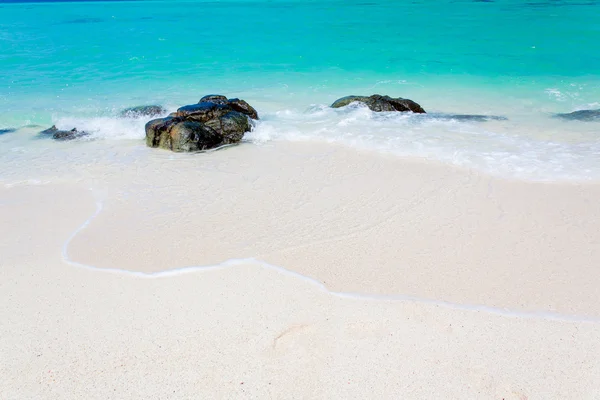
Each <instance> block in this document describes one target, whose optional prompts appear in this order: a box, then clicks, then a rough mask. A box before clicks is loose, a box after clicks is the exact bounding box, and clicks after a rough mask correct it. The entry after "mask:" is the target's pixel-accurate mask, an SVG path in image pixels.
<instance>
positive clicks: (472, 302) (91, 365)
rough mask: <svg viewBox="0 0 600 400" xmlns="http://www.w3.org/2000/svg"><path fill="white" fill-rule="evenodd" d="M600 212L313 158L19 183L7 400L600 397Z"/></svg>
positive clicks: (1, 392)
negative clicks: (36, 399)
mask: <svg viewBox="0 0 600 400" xmlns="http://www.w3.org/2000/svg"><path fill="white" fill-rule="evenodd" d="M126 155H127V154H126V151H123V152H122V153H121V154H117V156H119V157H125V156H126ZM40 163H42V161H40ZM66 163H67V161H65V165H66ZM41 165H42V164H40V170H41ZM149 165H151V166H152V168H150V167H148V166H149ZM52 168H56V169H57V170H60V169H61V168H65V169H67V167H66V166H52ZM48 174H49V175H51V173H48ZM42 181H43V180H42ZM598 198H600V183H593V182H591V183H536V182H524V181H522V182H521V181H511V180H506V179H501V178H497V177H491V176H487V175H483V174H480V173H476V172H474V171H470V170H463V169H458V168H454V167H449V166H447V165H442V164H437V163H433V162H430V161H425V160H415V159H406V160H402V159H399V158H397V157H392V156H386V155H381V154H376V153H372V152H367V151H358V150H354V149H349V148H345V147H341V146H337V145H325V144H318V143H313V142H297V143H278V142H272V143H269V144H265V145H262V146H257V145H242V146H238V147H233V148H229V149H226V150H223V151H217V152H213V153H209V154H203V155H172V154H168V153H166V152H162V151H155V152H151V151H150V150H148V155H147V156H146V157H145V158H144V161H143V162H142V161H139V160H137V161H136V162H135V163H131V164H129V165H127V167H123V164H115V165H113V164H111V163H110V161H109V160H107V159H100V160H94V163H90V164H89V165H87V166H80V167H79V168H78V170H77V171H76V172H72V173H70V174H65V175H64V178H63V179H61V180H60V181H58V180H54V181H43V182H42V184H27V183H24V184H12V185H8V184H6V185H4V187H0V223H1V225H2V227H3V229H2V230H0V254H1V257H0V274H1V276H0V304H2V305H4V307H2V309H0V321H2V323H0V337H2V340H1V341H0V360H2V362H1V363H0V399H25V398H53V399H62V398H65V399H71V398H87V399H100V398H102V399H106V398H111V399H112V398H114V399H117V398H120V399H123V398H127V399H149V398H153V399H159V398H257V399H266V398H273V399H281V398H315V399H316V398H356V399H364V398H389V399H392V398H403V399H423V398H447V399H465V398H469V399H593V398H596V397H597V395H598V393H600V306H599V303H598V295H597V293H598V290H597V288H598V287H600V274H598V272H597V270H598V266H599V265H600V230H599V229H598V227H600V203H599V202H598Z"/></svg>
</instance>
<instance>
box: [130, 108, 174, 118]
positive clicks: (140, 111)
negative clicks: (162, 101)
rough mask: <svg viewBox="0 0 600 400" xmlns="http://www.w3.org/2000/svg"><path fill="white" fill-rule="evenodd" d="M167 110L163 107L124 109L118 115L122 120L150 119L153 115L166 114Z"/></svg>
mask: <svg viewBox="0 0 600 400" xmlns="http://www.w3.org/2000/svg"><path fill="white" fill-rule="evenodd" d="M166 113H167V110H166V109H165V108H164V107H163V106H156V105H150V106H137V107H130V108H126V109H124V110H123V111H121V113H120V114H119V116H120V117H122V118H139V117H152V116H155V115H161V114H166Z"/></svg>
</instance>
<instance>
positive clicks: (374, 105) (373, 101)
mask: <svg viewBox="0 0 600 400" xmlns="http://www.w3.org/2000/svg"><path fill="white" fill-rule="evenodd" d="M354 102H358V103H363V104H365V105H366V106H367V107H369V109H370V110H372V111H376V112H381V111H400V112H407V111H412V112H414V113H418V114H425V110H424V109H423V107H421V106H420V105H419V104H417V103H415V102H414V101H412V100H409V99H403V98H402V97H396V98H394V97H390V96H382V95H380V94H374V95H372V96H346V97H342V98H341V99H338V100H336V101H335V102H334V103H333V104H332V105H331V107H333V108H340V107H345V106H347V105H348V104H350V103H354Z"/></svg>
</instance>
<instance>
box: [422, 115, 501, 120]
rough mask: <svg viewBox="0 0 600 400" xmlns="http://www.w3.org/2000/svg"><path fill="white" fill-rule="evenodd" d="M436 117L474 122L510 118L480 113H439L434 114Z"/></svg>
mask: <svg viewBox="0 0 600 400" xmlns="http://www.w3.org/2000/svg"><path fill="white" fill-rule="evenodd" d="M432 116H433V117H434V118H436V119H444V120H457V121H473V122H486V121H507V120H508V118H506V117H501V116H497V115H478V114H449V115H446V114H439V115H432Z"/></svg>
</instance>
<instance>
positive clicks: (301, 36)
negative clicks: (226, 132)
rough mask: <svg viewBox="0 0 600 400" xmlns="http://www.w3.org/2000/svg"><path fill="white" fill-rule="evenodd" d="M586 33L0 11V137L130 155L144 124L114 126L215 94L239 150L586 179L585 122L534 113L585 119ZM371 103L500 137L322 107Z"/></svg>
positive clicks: (546, 17) (247, 10)
mask: <svg viewBox="0 0 600 400" xmlns="http://www.w3.org/2000/svg"><path fill="white" fill-rule="evenodd" d="M598 16H600V1H598V0H574V1H560V0H531V1H516V0H497V1H491V0H488V1H481V0H480V1H466V0H463V1H458V0H454V1H452V0H436V1H433V0H420V1H419V0H414V1H370V0H344V1H340V0H320V1H312V0H311V1H300V0H292V1H288V0H262V1H250V0H248V1H243V0H242V1H234V0H223V1H183V0H169V1H112V2H41V3H31V2H27V3H22V2H10V3H8V2H2V1H0V129H2V128H19V127H22V126H24V125H28V124H41V125H44V126H45V125H49V124H52V123H56V124H57V125H59V127H65V128H71V127H73V126H74V125H77V126H78V128H83V129H87V130H90V131H93V132H94V133H95V134H96V137H97V138H100V139H105V140H110V139H123V138H126V139H131V140H135V139H139V140H140V146H142V145H143V142H142V141H141V139H142V138H143V135H144V132H143V122H144V121H121V120H117V119H115V118H114V116H115V115H116V114H117V112H118V110H119V109H121V108H123V107H127V106H134V105H139V104H150V103H159V104H163V105H165V106H167V107H169V108H175V107H177V106H179V105H183V104H188V103H193V102H196V101H197V100H198V98H199V97H201V96H202V95H204V94H207V93H223V94H226V95H229V96H237V97H243V98H245V99H246V100H247V101H249V102H250V103H252V104H254V105H255V106H256V107H257V108H258V110H259V112H260V113H261V114H262V116H263V121H262V122H261V123H260V124H259V125H258V126H257V127H256V129H255V131H254V132H253V133H252V134H251V135H249V136H248V138H249V139H250V140H253V141H256V142H261V141H264V140H300V139H301V140H306V139H308V140H326V141H334V142H340V143H345V144H348V145H351V146H358V147H367V148H373V149H378V150H381V151H388V152H392V153H395V154H399V155H402V156H406V155H408V156H419V157H427V158H433V159H439V160H442V161H447V162H451V163H455V164H461V165H467V166H471V167H477V168H481V169H483V170H486V171H489V172H493V173H498V174H508V175H514V176H522V177H529V178H535V179H538V178H539V179H554V178H556V179H563V178H566V179H571V178H574V179H597V178H600V122H598V123H593V122H591V123H590V122H588V123H584V122H573V121H560V120H557V119H555V118H552V114H553V113H556V112H570V111H573V110H577V109H582V108H600V51H599V50H600V45H599V43H600V23H598V21H599V17H598ZM373 93H381V94H389V95H393V96H402V97H408V98H412V99H413V100H415V101H418V102H419V103H420V104H421V105H423V107H424V108H425V109H426V110H427V111H430V112H433V113H469V114H493V115H501V116H505V117H507V118H508V120H507V121H494V122H486V123H473V122H459V121H454V120H451V121H447V120H443V119H435V118H429V119H422V118H421V119H419V118H416V117H414V116H407V115H374V114H373V113H370V112H367V111H366V110H362V109H351V110H342V111H335V112H334V111H332V110H329V109H327V107H326V105H328V104H330V103H331V102H332V101H333V100H335V99H336V98H337V97H340V96H343V95H347V94H373ZM61 125H62V126H61ZM28 132H29V131H28ZM10 135H12V136H13V138H12V139H10V138H9V136H10ZM15 135H18V134H14V133H13V134H4V135H2V136H0V143H1V142H6V143H7V144H5V146H9V145H10V143H13V142H14V140H15V139H14V137H15ZM19 138H20V139H19V140H20V141H19V143H18V146H21V147H22V146H26V144H24V143H23V138H24V134H21V135H20V136H19ZM13 145H14V143H13ZM3 162H5V161H3Z"/></svg>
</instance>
